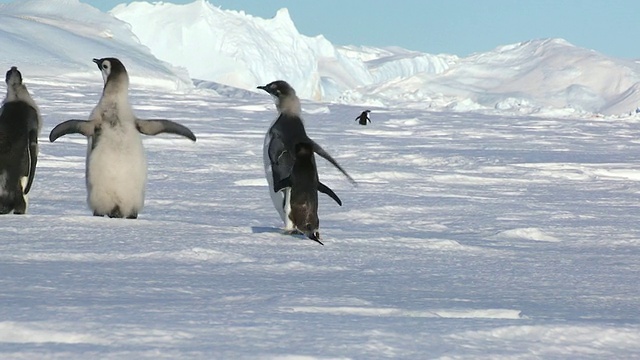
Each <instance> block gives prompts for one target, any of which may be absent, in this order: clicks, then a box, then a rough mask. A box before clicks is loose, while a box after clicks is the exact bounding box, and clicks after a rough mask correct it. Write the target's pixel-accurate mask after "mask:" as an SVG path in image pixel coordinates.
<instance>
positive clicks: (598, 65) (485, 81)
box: [0, 0, 640, 116]
mask: <svg viewBox="0 0 640 360" xmlns="http://www.w3.org/2000/svg"><path fill="white" fill-rule="evenodd" d="M0 46H1V47H2V49H3V50H4V51H3V53H4V56H3V59H4V60H3V61H4V66H5V67H6V68H8V67H9V66H12V65H16V66H18V67H19V68H20V69H21V70H23V71H25V73H26V74H28V75H29V76H31V77H39V76H43V75H46V76H49V75H54V74H56V75H60V76H58V77H57V79H59V81H65V80H67V79H68V78H70V77H80V78H83V77H85V78H86V77H89V76H90V78H91V79H92V80H95V79H96V77H97V75H98V74H97V72H96V69H95V66H94V64H93V63H92V62H91V59H92V58H94V57H104V56H116V57H119V58H121V59H122V60H123V61H124V63H125V64H126V66H127V68H128V69H129V72H130V75H131V77H132V83H133V84H134V85H135V84H139V85H150V86H162V87H169V88H185V87H187V88H190V87H192V86H193V83H192V79H197V81H196V83H197V84H198V87H201V88H208V89H217V90H220V91H222V92H223V95H225V94H233V95H232V96H234V97H238V96H244V97H246V96H250V95H248V94H249V92H251V91H255V87H256V86H257V85H262V84H265V83H268V82H270V81H273V80H274V79H285V80H287V81H289V82H290V83H291V84H292V85H293V86H294V87H295V88H296V90H297V92H298V93H299V95H300V96H301V97H302V98H304V99H308V100H314V101H328V102H337V103H345V104H357V105H363V106H365V105H366V106H381V107H410V108H420V109H432V110H453V111H481V112H490V113H508V114H542V115H563V116H585V115H587V114H593V113H601V114H605V115H619V114H629V113H632V112H634V111H635V109H636V108H637V107H638V105H639V104H640V64H639V63H637V62H634V61H631V60H624V59H616V58H612V57H608V56H605V55H603V54H600V53H598V52H596V51H593V50H588V49H584V48H580V47H576V46H574V45H572V44H570V43H569V42H567V41H565V40H562V39H540V40H530V41H525V42H521V43H517V44H511V45H505V46H500V47H497V48H496V49H494V50H492V51H488V52H484V53H477V54H473V55H471V56H468V57H465V58H459V57H457V56H455V55H447V54H438V55H433V54H426V53H421V52H417V51H411V50H406V49H402V48H397V47H389V48H375V47H364V46H335V45H333V44H332V43H330V42H329V41H328V40H327V39H325V38H324V37H322V36H316V37H308V36H304V35H302V34H300V33H299V32H298V30H297V29H296V27H295V24H294V23H293V21H292V19H291V17H290V16H289V13H288V11H287V10H286V9H281V10H280V11H278V12H277V13H276V14H275V16H274V17H273V18H271V19H262V18H259V17H255V16H251V15H248V14H246V13H244V12H238V11H231V10H223V9H220V8H218V7H216V6H214V5H213V4H212V3H210V2H208V1H205V0H196V1H194V2H193V3H190V4H186V5H176V4H170V3H162V2H159V3H155V4H150V3H146V2H134V3H131V4H128V5H124V4H123V5H119V6H117V7H115V8H114V9H113V10H112V11H111V12H110V13H109V14H105V13H103V12H100V11H99V10H97V9H95V8H93V7H91V6H89V5H86V4H82V3H80V2H79V1H78V0H63V1H57V2H55V4H54V3H52V2H50V1H46V0H23V1H15V2H14V3H11V4H5V5H0ZM234 89H236V90H234Z"/></svg>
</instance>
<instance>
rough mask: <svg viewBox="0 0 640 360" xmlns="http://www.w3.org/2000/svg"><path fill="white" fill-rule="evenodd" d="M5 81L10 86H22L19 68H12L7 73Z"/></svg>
mask: <svg viewBox="0 0 640 360" xmlns="http://www.w3.org/2000/svg"><path fill="white" fill-rule="evenodd" d="M4 81H5V82H6V83H7V85H9V86H11V85H16V84H17V85H20V84H22V74H21V73H20V71H18V68H17V67H15V66H12V67H11V69H9V71H7V75H6V76H5V78H4Z"/></svg>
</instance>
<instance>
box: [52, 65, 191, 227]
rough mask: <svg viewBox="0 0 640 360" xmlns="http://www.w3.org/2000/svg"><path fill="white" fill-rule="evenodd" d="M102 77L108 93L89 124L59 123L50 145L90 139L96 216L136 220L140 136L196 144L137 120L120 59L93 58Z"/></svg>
mask: <svg viewBox="0 0 640 360" xmlns="http://www.w3.org/2000/svg"><path fill="white" fill-rule="evenodd" d="M93 62H95V63H96V64H97V65H98V68H99V69H100V71H101V72H102V78H103V80H104V88H103V90H102V97H101V98H100V101H99V102H98V105H97V106H96V107H95V108H94V109H93V111H92V112H91V115H90V116H89V120H77V119H72V120H67V121H65V122H62V123H60V124H58V125H57V126H56V127H55V128H53V130H51V134H49V140H50V141H51V142H54V141H55V140H56V139H58V138H59V137H61V136H64V135H67V134H74V133H79V134H82V135H84V136H86V137H87V140H88V141H87V160H86V185H87V203H88V204H89V207H90V208H91V210H92V211H93V215H95V216H105V215H107V216H109V217H112V218H127V219H135V218H137V217H138V213H139V212H140V211H141V210H142V207H143V205H144V195H145V185H146V180H147V161H146V157H145V154H144V149H143V146H142V138H141V136H140V133H142V134H145V135H157V134H160V133H172V134H177V135H181V136H184V137H187V138H189V139H191V140H193V141H196V137H195V135H194V134H193V132H191V130H189V129H188V128H187V127H185V126H183V125H180V124H178V123H176V122H173V121H169V120H164V119H158V120H142V119H138V118H136V116H135V115H134V114H133V109H132V108H131V105H130V104H129V97H128V92H129V76H128V75H127V70H126V69H125V67H124V65H123V64H122V62H120V60H118V59H116V58H102V59H93Z"/></svg>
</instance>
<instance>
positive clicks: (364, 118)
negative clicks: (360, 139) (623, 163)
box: [356, 110, 371, 125]
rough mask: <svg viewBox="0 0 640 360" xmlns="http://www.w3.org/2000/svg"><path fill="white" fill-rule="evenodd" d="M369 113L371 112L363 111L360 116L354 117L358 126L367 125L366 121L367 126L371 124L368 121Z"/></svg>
mask: <svg viewBox="0 0 640 360" xmlns="http://www.w3.org/2000/svg"><path fill="white" fill-rule="evenodd" d="M370 112H371V110H365V111H363V112H362V114H360V115H359V116H358V117H356V121H358V120H359V122H358V123H359V124H360V125H367V120H368V121H369V124H371V119H369V113H370Z"/></svg>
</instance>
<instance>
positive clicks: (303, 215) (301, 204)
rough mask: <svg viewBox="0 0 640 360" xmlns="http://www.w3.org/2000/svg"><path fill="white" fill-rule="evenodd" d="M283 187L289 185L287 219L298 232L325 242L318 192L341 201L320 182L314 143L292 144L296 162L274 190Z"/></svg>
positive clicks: (338, 201)
mask: <svg viewBox="0 0 640 360" xmlns="http://www.w3.org/2000/svg"><path fill="white" fill-rule="evenodd" d="M285 188H290V207H291V211H290V213H289V214H288V217H289V220H290V221H291V222H292V223H293V225H294V226H295V228H296V229H297V230H298V231H299V232H301V233H303V234H304V235H306V236H307V237H308V238H309V239H311V240H313V241H316V242H318V243H319V244H320V245H324V244H323V243H322V241H320V231H319V227H320V220H319V219H318V191H320V192H322V193H325V194H327V195H329V196H330V197H331V198H332V199H333V200H335V201H336V202H337V203H338V205H340V206H342V201H340V198H338V196H337V195H336V194H335V193H334V192H333V191H332V190H331V189H330V188H329V187H327V186H326V185H324V184H323V183H321V182H320V180H319V178H318V171H317V168H316V161H315V158H314V156H313V143H309V142H301V143H298V144H296V145H295V161H294V163H293V167H292V169H291V175H289V177H287V178H285V179H282V180H281V181H280V182H279V183H277V184H276V185H275V188H274V190H275V191H281V190H282V189H285Z"/></svg>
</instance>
